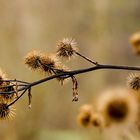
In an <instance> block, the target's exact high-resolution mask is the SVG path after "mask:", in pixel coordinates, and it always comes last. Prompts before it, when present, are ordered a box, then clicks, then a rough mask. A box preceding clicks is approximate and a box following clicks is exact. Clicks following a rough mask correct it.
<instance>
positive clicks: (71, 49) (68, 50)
mask: <svg viewBox="0 0 140 140" xmlns="http://www.w3.org/2000/svg"><path fill="white" fill-rule="evenodd" d="M75 52H77V42H76V41H75V39H73V38H70V39H69V38H64V39H63V40H62V41H59V42H58V45H57V56H58V57H62V58H68V59H70V58H71V57H72V56H74V55H75Z"/></svg>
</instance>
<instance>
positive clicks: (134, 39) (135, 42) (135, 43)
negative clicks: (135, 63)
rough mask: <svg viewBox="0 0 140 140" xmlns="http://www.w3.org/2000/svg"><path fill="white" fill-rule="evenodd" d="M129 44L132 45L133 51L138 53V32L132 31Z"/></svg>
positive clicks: (139, 43)
mask: <svg viewBox="0 0 140 140" xmlns="http://www.w3.org/2000/svg"><path fill="white" fill-rule="evenodd" d="M130 44H131V45H132V46H133V49H134V52H135V53H136V54H138V55H139V54H140V32H136V33H134V34H133V35H132V36H131V38H130Z"/></svg>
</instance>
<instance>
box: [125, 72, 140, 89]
mask: <svg viewBox="0 0 140 140" xmlns="http://www.w3.org/2000/svg"><path fill="white" fill-rule="evenodd" d="M127 79H128V80H127V85H128V87H129V88H130V89H133V90H139V89H140V74H138V73H131V74H130V75H129V76H128V78H127Z"/></svg>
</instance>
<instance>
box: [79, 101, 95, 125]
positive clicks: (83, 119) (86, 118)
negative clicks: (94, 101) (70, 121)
mask: <svg viewBox="0 0 140 140" xmlns="http://www.w3.org/2000/svg"><path fill="white" fill-rule="evenodd" d="M92 111H93V110H92V106H91V105H87V104H86V105H83V106H82V107H81V108H80V112H79V114H78V117H77V121H78V123H79V124H80V125H81V126H83V127H88V126H89V125H90V122H91V117H92Z"/></svg>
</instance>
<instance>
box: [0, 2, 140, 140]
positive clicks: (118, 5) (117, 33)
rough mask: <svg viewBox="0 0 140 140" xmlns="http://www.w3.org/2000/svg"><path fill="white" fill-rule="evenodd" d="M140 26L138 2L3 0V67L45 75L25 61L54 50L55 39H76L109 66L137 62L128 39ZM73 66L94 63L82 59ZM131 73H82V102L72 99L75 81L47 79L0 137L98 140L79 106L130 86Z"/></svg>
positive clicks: (0, 127)
mask: <svg viewBox="0 0 140 140" xmlns="http://www.w3.org/2000/svg"><path fill="white" fill-rule="evenodd" d="M139 30H140V1H139V0H130V1H129V2H128V0H123V1H122V0H113V1H112V0H102V1H101V0H86V1H84V0H59V1H57V0H12V1H11V0H6V1H5V0H0V67H1V68H2V69H3V70H4V71H5V72H6V73H8V76H9V78H11V79H15V78H16V79H20V80H24V81H29V82H32V81H36V80H39V79H41V78H43V77H44V75H40V74H38V73H36V72H32V71H30V70H28V69H27V67H26V66H25V65H24V61H23V58H24V56H25V55H26V54H27V53H28V52H29V51H31V50H41V51H44V52H52V53H54V52H55V51H56V44H57V41H58V40H60V39H62V38H64V37H74V38H75V39H76V41H77V42H78V46H79V50H80V52H81V53H82V54H84V55H85V56H88V57H89V58H92V59H93V60H95V61H98V62H100V63H105V64H116V65H122V64H124V65H132V66H134V65H139V60H140V58H139V57H138V56H135V55H134V54H133V52H132V48H131V46H130V45H129V41H128V40H129V37H130V36H131V34H133V33H134V32H137V31H139ZM65 64H66V65H67V66H69V68H70V69H79V68H85V67H88V66H90V64H89V63H87V62H85V61H84V60H82V59H81V58H78V57H77V58H75V59H74V60H73V61H71V62H65ZM128 73H129V72H128V71H115V70H114V71H113V70H100V71H94V72H90V73H86V74H82V75H78V76H77V79H78V81H79V95H80V101H79V102H76V103H73V102H71V100H72V90H71V85H72V83H71V82H68V83H67V84H65V85H64V86H60V84H59V83H58V82H57V81H55V80H52V81H49V82H47V83H43V84H41V85H39V86H37V87H34V88H33V101H32V109H31V110H29V109H28V98H27V95H24V97H22V99H20V100H19V101H18V102H17V103H16V105H15V107H16V112H17V115H16V118H15V120H13V121H1V122H0V139H1V140H71V139H73V140H93V139H96V140H99V139H102V137H101V135H100V133H99V132H97V131H96V130H94V129H83V128H80V127H79V126H78V125H77V123H76V116H77V113H78V109H79V107H80V106H81V105H82V104H85V103H91V102H92V101H93V99H94V97H95V95H96V94H98V93H99V92H101V91H102V90H104V89H105V88H106V87H109V86H112V85H122V86H125V85H126V77H127V75H128Z"/></svg>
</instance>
